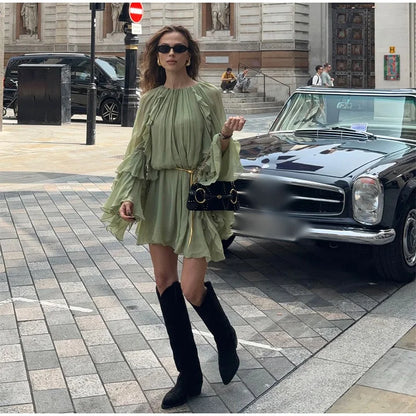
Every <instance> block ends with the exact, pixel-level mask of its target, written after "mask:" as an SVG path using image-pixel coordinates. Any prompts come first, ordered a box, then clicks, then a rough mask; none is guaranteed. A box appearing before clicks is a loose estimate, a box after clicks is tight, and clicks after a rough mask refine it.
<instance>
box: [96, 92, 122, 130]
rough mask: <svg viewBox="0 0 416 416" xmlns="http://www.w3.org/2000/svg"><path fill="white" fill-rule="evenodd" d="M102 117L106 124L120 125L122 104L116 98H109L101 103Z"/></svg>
mask: <svg viewBox="0 0 416 416" xmlns="http://www.w3.org/2000/svg"><path fill="white" fill-rule="evenodd" d="M100 116H101V118H102V119H103V121H104V123H110V124H120V121H121V104H120V102H119V101H117V100H116V99H115V98H108V99H106V100H105V101H103V102H102V103H101V106H100Z"/></svg>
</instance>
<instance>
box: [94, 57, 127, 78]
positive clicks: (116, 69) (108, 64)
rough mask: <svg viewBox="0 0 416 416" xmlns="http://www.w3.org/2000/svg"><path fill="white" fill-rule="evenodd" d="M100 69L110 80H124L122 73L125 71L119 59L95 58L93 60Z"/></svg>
mask: <svg viewBox="0 0 416 416" xmlns="http://www.w3.org/2000/svg"><path fill="white" fill-rule="evenodd" d="M95 63H96V64H97V66H98V67H100V69H101V70H102V71H103V72H104V73H105V74H107V75H108V76H109V77H110V78H111V79H114V80H117V79H123V78H124V71H125V64H124V60H122V59H119V58H111V57H108V58H104V57H102V58H97V59H96V60H95Z"/></svg>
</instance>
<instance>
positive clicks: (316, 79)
mask: <svg viewBox="0 0 416 416" xmlns="http://www.w3.org/2000/svg"><path fill="white" fill-rule="evenodd" d="M323 69H324V68H323V67H322V65H316V67H315V71H316V74H315V75H314V76H313V78H312V85H313V86H315V87H320V86H322V78H321V74H322V71H323Z"/></svg>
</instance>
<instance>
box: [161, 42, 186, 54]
mask: <svg viewBox="0 0 416 416" xmlns="http://www.w3.org/2000/svg"><path fill="white" fill-rule="evenodd" d="M171 49H173V52H175V53H184V52H185V51H187V50H188V49H189V48H188V47H187V46H185V45H182V43H177V44H176V45H174V46H169V45H167V44H166V43H163V44H162V45H159V46H158V47H157V51H158V52H160V53H169V52H170V50H171Z"/></svg>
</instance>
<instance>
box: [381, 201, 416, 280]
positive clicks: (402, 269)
mask: <svg viewBox="0 0 416 416" xmlns="http://www.w3.org/2000/svg"><path fill="white" fill-rule="evenodd" d="M395 230H396V238H395V239H394V241H393V242H392V243H390V244H386V245H383V246H377V247H375V248H374V252H375V259H374V260H375V264H376V267H377V270H378V272H379V274H380V275H381V276H383V277H384V278H386V279H388V280H393V281H396V282H400V283H408V282H411V281H413V280H414V279H415V277H416V204H415V203H414V202H413V203H408V204H406V205H405V206H404V207H403V209H401V215H400V217H399V220H398V223H397V226H396V227H395Z"/></svg>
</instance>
